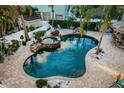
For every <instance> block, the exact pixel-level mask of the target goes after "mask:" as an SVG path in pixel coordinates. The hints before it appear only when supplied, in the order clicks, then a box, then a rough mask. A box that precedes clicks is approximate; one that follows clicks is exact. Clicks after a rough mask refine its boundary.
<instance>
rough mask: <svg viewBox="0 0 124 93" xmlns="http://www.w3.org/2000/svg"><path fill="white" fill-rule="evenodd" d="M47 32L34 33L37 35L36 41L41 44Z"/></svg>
mask: <svg viewBox="0 0 124 93" xmlns="http://www.w3.org/2000/svg"><path fill="white" fill-rule="evenodd" d="M45 32H46V31H39V32H34V33H33V34H34V35H35V39H36V40H37V41H38V42H41V41H42V39H41V37H42V36H44V34H45Z"/></svg>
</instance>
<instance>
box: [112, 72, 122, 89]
mask: <svg viewBox="0 0 124 93" xmlns="http://www.w3.org/2000/svg"><path fill="white" fill-rule="evenodd" d="M110 88H124V80H121V73H120V74H119V75H118V76H117V80H116V81H115V82H114V83H113V84H112V85H111V86H110Z"/></svg>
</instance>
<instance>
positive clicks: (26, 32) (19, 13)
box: [13, 6, 29, 41]
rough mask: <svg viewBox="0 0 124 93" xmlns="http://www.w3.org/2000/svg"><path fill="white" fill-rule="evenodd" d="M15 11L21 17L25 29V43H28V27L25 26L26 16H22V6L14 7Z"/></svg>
mask: <svg viewBox="0 0 124 93" xmlns="http://www.w3.org/2000/svg"><path fill="white" fill-rule="evenodd" d="M13 9H16V11H17V14H18V15H19V17H20V19H21V21H22V27H23V29H24V36H25V41H28V40H29V36H28V30H27V27H26V24H25V21H24V16H23V14H22V10H21V7H20V6H13Z"/></svg>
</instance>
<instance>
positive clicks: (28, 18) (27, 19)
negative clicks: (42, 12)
mask: <svg viewBox="0 0 124 93" xmlns="http://www.w3.org/2000/svg"><path fill="white" fill-rule="evenodd" d="M36 19H40V18H39V17H37V16H24V20H26V21H32V20H36Z"/></svg>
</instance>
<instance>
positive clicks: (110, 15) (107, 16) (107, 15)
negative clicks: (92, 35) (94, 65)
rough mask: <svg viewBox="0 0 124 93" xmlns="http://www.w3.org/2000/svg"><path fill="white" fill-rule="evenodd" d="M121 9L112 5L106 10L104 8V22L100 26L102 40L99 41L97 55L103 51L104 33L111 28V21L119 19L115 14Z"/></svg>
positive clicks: (107, 6)
mask: <svg viewBox="0 0 124 93" xmlns="http://www.w3.org/2000/svg"><path fill="white" fill-rule="evenodd" d="M119 8H120V7H117V6H112V5H106V6H104V8H103V12H104V17H103V20H102V23H101V26H100V32H101V37H100V40H99V43H98V48H97V50H96V54H99V53H100V51H101V48H100V47H101V42H102V39H103V36H104V33H105V32H106V31H107V29H108V27H109V26H110V24H111V20H112V19H115V18H116V19H117V15H114V14H116V13H117V12H118V11H117V10H118V9H119ZM115 9H116V10H115Z"/></svg>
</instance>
